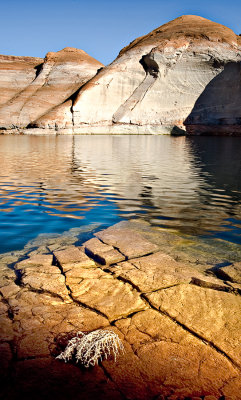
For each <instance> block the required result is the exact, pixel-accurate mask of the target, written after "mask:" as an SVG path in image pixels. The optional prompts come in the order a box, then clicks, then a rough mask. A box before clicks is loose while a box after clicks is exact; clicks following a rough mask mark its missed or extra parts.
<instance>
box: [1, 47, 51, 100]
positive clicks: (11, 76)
mask: <svg viewBox="0 0 241 400" xmlns="http://www.w3.org/2000/svg"><path fill="white" fill-rule="evenodd" d="M43 61H44V60H43V59H42V58H35V57H15V56H2V55H0V93H1V96H0V105H1V104H4V103H6V102H8V100H10V99H11V98H13V97H14V96H15V95H16V94H17V93H19V92H20V91H22V90H23V89H25V88H26V87H27V86H28V85H29V84H30V83H31V82H32V81H33V80H34V78H35V77H36V74H37V73H38V70H39V68H41V64H42V63H43Z"/></svg>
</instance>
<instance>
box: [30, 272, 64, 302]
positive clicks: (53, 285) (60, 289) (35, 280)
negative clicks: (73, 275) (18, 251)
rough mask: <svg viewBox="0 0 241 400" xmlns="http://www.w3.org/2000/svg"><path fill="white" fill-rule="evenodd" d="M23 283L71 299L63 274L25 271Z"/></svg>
mask: <svg viewBox="0 0 241 400" xmlns="http://www.w3.org/2000/svg"><path fill="white" fill-rule="evenodd" d="M22 284H23V285H25V286H27V287H28V288H30V289H33V290H39V291H46V292H49V293H52V294H53V295H56V296H60V297H61V298H62V299H63V300H65V301H70V299H69V295H68V289H67V288H66V285H65V277H64V276H63V275H61V274H56V275H55V276H54V277H53V276H52V274H46V273H41V272H39V273H38V272H32V271H30V273H28V272H27V271H26V272H24V274H23V276H22Z"/></svg>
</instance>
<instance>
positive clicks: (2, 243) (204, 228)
mask: <svg viewBox="0 0 241 400" xmlns="http://www.w3.org/2000/svg"><path fill="white" fill-rule="evenodd" d="M240 145H241V138H231V137H195V138H185V137H180V138H173V137H169V136H75V137H72V136H57V137H52V136H1V137H0V161H1V170H0V253H2V252H5V251H9V250H15V249H20V248H22V247H23V246H24V245H25V244H26V243H27V242H28V241H29V240H30V239H32V238H34V237H36V236H37V235H38V234H40V233H61V232H63V231H65V230H68V229H70V228H73V227H79V226H81V225H90V226H91V225H93V226H94V225H95V224H101V225H102V226H109V225H112V224H114V223H116V222H118V221H119V220H121V219H130V218H142V219H145V220H147V221H148V222H150V223H151V224H152V225H157V226H160V227H165V228H174V229H178V230H179V231H181V232H183V233H187V234H192V235H199V236H205V237H208V236H210V237H216V238H222V239H224V240H226V241H229V242H233V243H241V202H240V200H241V146H240Z"/></svg>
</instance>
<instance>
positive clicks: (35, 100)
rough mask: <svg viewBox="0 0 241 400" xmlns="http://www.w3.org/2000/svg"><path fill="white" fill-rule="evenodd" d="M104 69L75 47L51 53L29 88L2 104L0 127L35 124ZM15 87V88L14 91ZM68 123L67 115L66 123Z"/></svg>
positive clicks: (21, 126) (22, 126) (23, 88)
mask: <svg viewBox="0 0 241 400" xmlns="http://www.w3.org/2000/svg"><path fill="white" fill-rule="evenodd" d="M30 60H31V59H30ZM33 61H34V59H33ZM33 61H32V63H33ZM35 62H36V61H35ZM15 64H16V66H15ZM13 65H14V66H15V68H17V63H16V62H14V61H13ZM102 66H103V65H102V64H101V63H100V62H98V61H97V60H95V59H94V58H92V57H91V56H89V55H88V54H87V53H85V52H84V51H83V50H79V49H75V48H71V47H66V48H64V49H63V50H60V51H58V52H57V53H54V52H50V53H47V55H46V57H45V59H44V60H43V62H42V64H41V65H39V66H38V68H37V69H36V68H35V70H36V71H35V74H32V75H31V76H30V73H29V81H28V82H27V81H26V84H25V86H24V87H20V88H18V93H16V94H15V96H14V97H13V96H12V95H11V98H8V101H6V102H5V101H4V104H2V105H1V107H0V127H1V128H2V129H14V128H24V127H27V126H28V125H29V124H34V121H35V120H36V119H38V118H40V117H41V116H42V115H44V114H46V113H47V112H49V111H51V110H52V109H53V108H54V107H55V106H57V105H59V104H62V103H63V102H64V101H65V100H67V99H68V98H69V97H71V96H72V95H73V94H74V93H75V92H76V90H77V89H79V88H80V87H81V86H82V85H83V84H84V83H85V82H86V81H88V80H89V79H90V78H92V77H93V76H94V75H95V74H96V72H97V70H98V69H99V68H101V67H102ZM25 68H26V67H25ZM33 71H34V69H33ZM25 74H26V72H25ZM4 77H8V78H7V79H9V74H8V73H6V72H5V71H4V73H3V78H4ZM20 83H21V82H20ZM11 87H12V85H11V86H10V91H11V90H12V89H11ZM8 96H10V92H9V94H8ZM64 120H65V119H64V114H63V115H62V123H63V121H64ZM48 121H49V126H50V127H52V128H54V127H55V123H53V122H52V121H51V118H49V119H48Z"/></svg>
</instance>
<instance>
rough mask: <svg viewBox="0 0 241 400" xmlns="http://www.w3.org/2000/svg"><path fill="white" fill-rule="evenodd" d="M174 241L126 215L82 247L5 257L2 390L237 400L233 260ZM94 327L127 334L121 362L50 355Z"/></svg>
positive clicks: (236, 271) (238, 314)
mask: <svg viewBox="0 0 241 400" xmlns="http://www.w3.org/2000/svg"><path fill="white" fill-rule="evenodd" d="M175 237H176V242H179V241H181V238H179V237H178V236H177V235H176V236H175V235H174V234H170V233H166V232H165V231H160V230H154V229H153V228H150V227H149V225H148V224H147V225H145V224H144V225H142V224H140V223H139V224H138V223H135V222H121V223H119V224H116V225H114V226H113V227H110V228H108V229H106V230H104V231H99V232H97V233H96V234H95V237H93V238H91V239H90V240H88V241H86V242H85V243H83V244H82V245H81V246H76V245H75V244H74V243H71V241H70V243H65V244H64V243H62V245H61V241H60V240H59V241H58V243H56V245H54V243H51V244H49V245H48V244H47V243H46V244H45V246H41V247H39V248H37V249H35V250H34V251H29V252H28V253H26V254H24V253H19V257H15V258H14V257H13V256H12V257H10V256H8V257H7V256H6V257H5V258H4V257H2V258H1V263H0V264H1V272H0V320H1V323H0V350H1V355H2V357H1V363H0V368H1V375H2V376H3V377H4V383H3V384H2V385H1V396H2V398H4V399H6V400H15V399H17V398H19V397H22V398H25V399H33V398H34V399H37V400H38V399H42V398H46V399H51V398H53V397H58V398H59V399H66V398H69V399H86V400H87V399H88V400H91V399H96V398H97V397H98V398H100V399H114V400H115V399H118V400H119V399H123V400H124V399H129V400H149V399H150V400H154V399H160V400H165V399H168V400H187V399H192V400H240V393H241V374H240V372H241V353H240V332H241V297H240V295H241V285H240V262H233V263H232V262H230V263H229V265H227V267H220V268H215V265H210V264H207V262H206V261H205V260H204V258H203V259H201V257H200V261H198V260H197V259H196V260H195V259H194V258H193V256H192V254H191V253H190V252H189V251H187V252H186V253H185V252H184V251H183V252H179V253H178V255H177V254H176V253H174V252H173V249H172V245H173V242H174V241H175ZM169 240H170V242H172V245H170V246H167V244H168V241H169ZM167 248H168V251H165V249H167ZM196 256H199V254H198V250H196ZM123 258H124V260H123ZM9 265H10V266H13V268H14V270H13V269H11V268H10V267H9ZM225 268H226V270H225ZM223 270H224V271H225V275H224V272H223ZM99 328H102V329H108V330H112V331H114V332H115V333H117V334H118V335H119V337H120V339H121V340H122V343H123V345H124V347H125V352H124V353H121V354H120V355H119V357H118V359H117V361H116V362H115V361H114V359H113V358H112V357H110V358H109V359H108V360H105V361H103V362H102V363H101V364H100V365H99V366H95V367H91V368H89V369H87V370H86V369H84V368H83V367H81V365H75V364H74V363H68V364H65V363H64V362H61V361H59V360H56V359H55V357H56V355H58V354H59V353H60V352H61V350H62V349H63V348H64V345H66V343H67V340H68V339H69V338H71V337H73V336H74V335H75V334H76V332H77V331H79V330H81V331H85V332H90V331H93V330H95V329H99Z"/></svg>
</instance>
